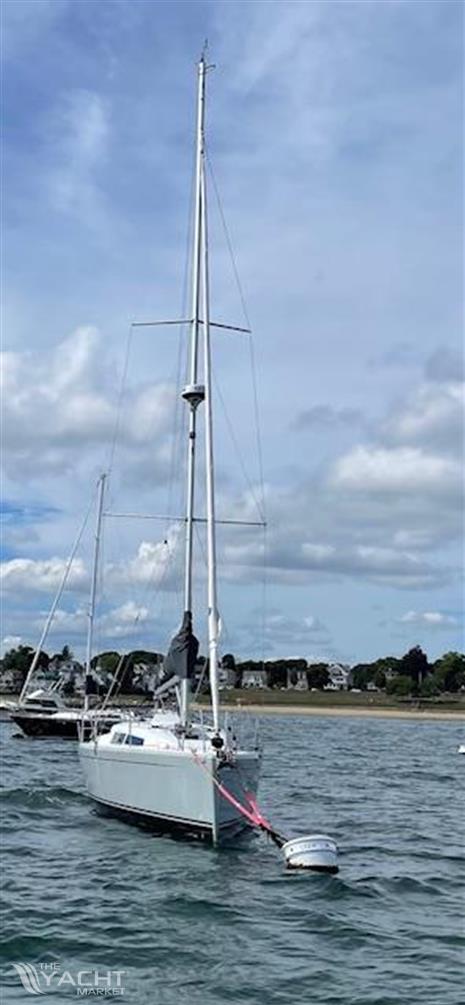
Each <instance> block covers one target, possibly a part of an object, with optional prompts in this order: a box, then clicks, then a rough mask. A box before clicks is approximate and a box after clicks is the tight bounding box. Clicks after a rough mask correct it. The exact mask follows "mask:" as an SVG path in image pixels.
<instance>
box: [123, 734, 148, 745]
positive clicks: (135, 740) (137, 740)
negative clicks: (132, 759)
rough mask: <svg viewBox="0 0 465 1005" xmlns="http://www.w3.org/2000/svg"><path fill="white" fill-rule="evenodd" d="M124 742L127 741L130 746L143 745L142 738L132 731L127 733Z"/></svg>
mask: <svg viewBox="0 0 465 1005" xmlns="http://www.w3.org/2000/svg"><path fill="white" fill-rule="evenodd" d="M125 743H128V744H129V746H130V747H143V746H144V739H143V737H142V736H135V735H134V733H129V734H128V736H127V737H126V740H125Z"/></svg>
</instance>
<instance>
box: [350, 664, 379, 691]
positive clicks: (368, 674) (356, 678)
mask: <svg viewBox="0 0 465 1005" xmlns="http://www.w3.org/2000/svg"><path fill="white" fill-rule="evenodd" d="M374 673H375V671H374V670H373V667H372V664H371V663H357V664H356V665H355V666H354V667H352V673H351V677H352V687H355V688H357V689H359V690H360V691H366V689H367V684H368V682H369V681H370V680H372V679H373V676H374Z"/></svg>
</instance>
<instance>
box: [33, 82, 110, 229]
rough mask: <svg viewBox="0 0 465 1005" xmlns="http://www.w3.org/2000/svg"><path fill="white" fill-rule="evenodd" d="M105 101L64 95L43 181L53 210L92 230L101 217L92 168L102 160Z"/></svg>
mask: <svg viewBox="0 0 465 1005" xmlns="http://www.w3.org/2000/svg"><path fill="white" fill-rule="evenodd" d="M109 123H110V120H109V109H108V103H107V101H106V100H105V99H104V98H103V97H102V96H101V95H100V94H97V93H96V92H94V91H89V90H83V89H76V90H73V91H70V92H68V93H67V94H64V95H63V96H62V98H61V102H60V104H59V106H58V107H57V108H56V110H55V115H54V116H53V117H52V121H51V124H50V125H51V129H52V133H54V134H55V165H54V167H53V168H52V170H51V172H50V174H49V176H48V177H47V187H48V190H49V197H50V201H51V204H52V206H53V208H54V209H56V210H59V211H60V212H64V213H69V214H73V215H76V216H78V217H79V220H80V222H81V223H86V224H88V225H90V226H91V227H94V226H95V225H96V223H98V222H100V221H101V219H102V215H103V196H102V193H101V192H100V191H99V188H98V185H97V183H96V180H95V168H96V167H97V166H98V164H99V162H100V161H102V160H103V159H104V158H105V155H106V151H107V141H108V137H109V131H110V124H109Z"/></svg>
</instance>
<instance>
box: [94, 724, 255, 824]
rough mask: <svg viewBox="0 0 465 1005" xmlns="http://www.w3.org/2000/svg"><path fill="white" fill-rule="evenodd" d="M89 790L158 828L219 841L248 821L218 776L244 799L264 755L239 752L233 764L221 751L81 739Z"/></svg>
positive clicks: (105, 804) (115, 809)
mask: <svg viewBox="0 0 465 1005" xmlns="http://www.w3.org/2000/svg"><path fill="white" fill-rule="evenodd" d="M80 757H81V763H82V766H83V769H84V772H85V775H86V781H87V789H88V793H89V795H90V796H91V797H92V798H93V799H94V800H95V801H96V802H97V803H98V804H99V805H100V806H101V807H102V808H103V809H105V810H106V811H107V812H111V813H114V814H116V815H119V816H122V817H124V818H126V819H127V820H129V821H130V822H134V823H139V824H143V825H146V826H149V827H151V828H152V829H154V830H159V831H161V830H166V831H179V832H183V833H186V834H189V833H192V834H193V835H197V836H199V837H204V838H206V839H207V840H211V841H212V842H213V843H214V844H216V843H218V842H219V841H220V840H221V839H222V838H224V837H225V836H227V835H228V834H231V833H232V832H234V831H236V830H237V829H238V828H239V827H241V828H242V827H244V826H247V821H246V820H245V818H244V817H243V816H242V814H241V813H240V811H239V810H237V809H236V808H235V807H234V806H233V805H231V803H230V802H229V801H228V800H227V799H226V798H225V797H224V796H223V795H222V794H221V792H220V791H219V789H218V787H217V785H216V784H215V781H214V779H216V780H218V781H219V782H220V783H221V784H223V785H224V786H225V787H226V788H227V790H228V792H230V793H231V794H232V795H233V796H234V797H235V798H236V799H237V800H238V801H239V802H240V803H241V804H244V801H245V793H246V792H250V793H252V794H253V795H255V793H256V790H257V785H258V773H259V763H260V762H259V755H258V754H257V753H255V752H245V751H244V752H238V753H237V754H236V755H235V761H234V763H232V764H228V763H227V762H225V761H221V760H220V759H219V758H218V757H217V756H216V754H214V753H213V754H210V753H205V752H202V753H195V757H194V755H193V752H192V750H190V749H184V750H182V749H180V750H165V751H163V750H158V749H155V750H153V751H151V750H149V749H143V750H141V751H140V752H139V751H138V750H135V749H134V748H132V749H129V750H128V749H127V748H126V749H125V748H124V746H123V747H115V746H113V747H112V746H110V745H108V746H105V747H103V746H102V747H99V745H98V744H94V743H93V742H92V741H90V742H86V743H81V744H80Z"/></svg>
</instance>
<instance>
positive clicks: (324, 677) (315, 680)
mask: <svg viewBox="0 0 465 1005" xmlns="http://www.w3.org/2000/svg"><path fill="white" fill-rule="evenodd" d="M329 680H330V678H329V670H328V664H327V663H312V665H311V666H309V667H308V669H307V687H308V689H309V690H311V688H312V687H316V688H318V690H319V691H322V690H323V688H325V687H326V686H327V685H328V684H329Z"/></svg>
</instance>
